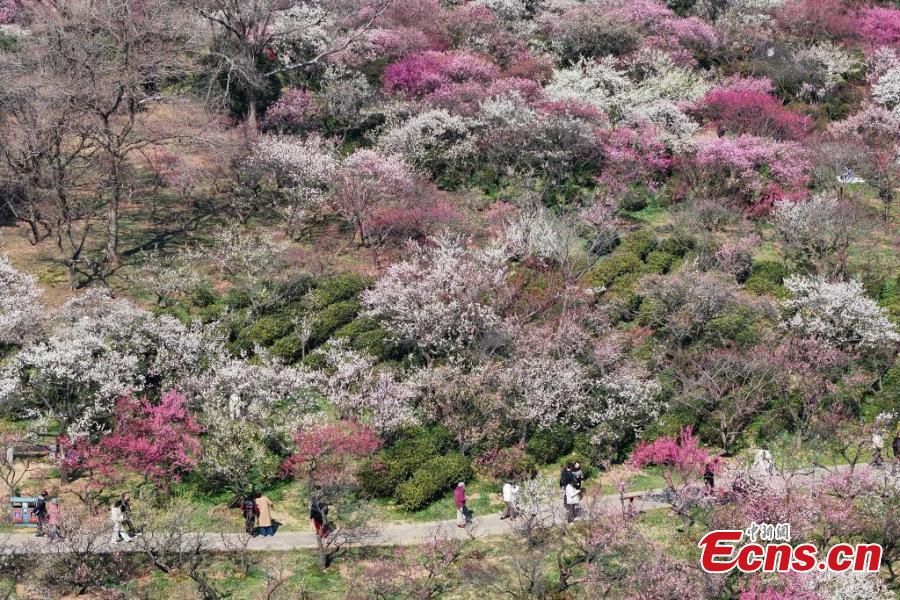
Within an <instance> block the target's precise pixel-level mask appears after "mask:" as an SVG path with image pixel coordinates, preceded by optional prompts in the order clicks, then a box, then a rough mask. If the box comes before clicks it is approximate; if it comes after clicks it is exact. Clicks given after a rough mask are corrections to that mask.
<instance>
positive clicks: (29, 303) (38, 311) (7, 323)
mask: <svg viewBox="0 0 900 600" xmlns="http://www.w3.org/2000/svg"><path fill="white" fill-rule="evenodd" d="M44 319H45V316H44V309H43V306H42V305H41V290H40V288H39V287H38V286H37V282H35V280H34V277H32V276H31V275H28V274H26V273H23V272H21V271H19V270H17V269H16V268H15V267H13V266H12V264H10V262H9V258H8V257H6V256H0V343H2V344H22V343H23V342H27V341H28V340H29V339H31V338H33V337H34V336H35V335H38V334H39V333H40V330H41V327H42V323H43V321H44Z"/></svg>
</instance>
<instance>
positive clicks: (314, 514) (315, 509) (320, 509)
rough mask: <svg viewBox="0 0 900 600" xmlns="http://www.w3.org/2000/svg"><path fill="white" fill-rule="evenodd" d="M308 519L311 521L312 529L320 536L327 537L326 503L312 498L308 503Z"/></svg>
mask: <svg viewBox="0 0 900 600" xmlns="http://www.w3.org/2000/svg"><path fill="white" fill-rule="evenodd" d="M309 520H310V521H312V525H313V529H315V530H316V535H317V536H318V537H320V538H327V537H328V505H327V504H325V503H324V502H322V501H320V500H319V499H318V498H313V499H312V500H311V501H310V503H309Z"/></svg>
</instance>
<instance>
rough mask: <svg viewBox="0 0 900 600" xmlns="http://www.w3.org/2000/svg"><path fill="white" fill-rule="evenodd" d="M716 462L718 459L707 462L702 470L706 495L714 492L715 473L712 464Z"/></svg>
mask: <svg viewBox="0 0 900 600" xmlns="http://www.w3.org/2000/svg"><path fill="white" fill-rule="evenodd" d="M718 460H719V459H718V458H715V459H713V460H711V461H709V462H708V463H706V467H705V468H704V469H703V484H704V486H705V487H706V493H708V494H712V493H713V492H714V491H716V472H715V465H714V463H715V462H716V461H718Z"/></svg>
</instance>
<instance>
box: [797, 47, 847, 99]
mask: <svg viewBox="0 0 900 600" xmlns="http://www.w3.org/2000/svg"><path fill="white" fill-rule="evenodd" d="M797 58H798V59H800V60H803V61H809V62H812V63H814V64H816V65H817V66H818V67H819V68H820V69H821V70H822V74H823V79H824V86H823V87H821V88H815V87H813V86H811V85H810V84H809V83H804V84H803V89H802V90H801V94H802V95H805V96H807V97H816V98H821V97H823V96H825V94H827V93H829V92H830V91H832V90H833V89H834V88H836V87H837V86H838V85H840V84H841V83H843V82H844V81H845V80H846V78H847V76H849V75H851V74H853V73H855V72H857V71H858V70H860V68H861V67H862V64H861V63H860V61H859V60H858V59H857V58H856V57H855V56H854V55H853V54H851V53H850V52H848V51H847V50H844V49H843V48H841V47H840V46H837V45H835V44H834V43H832V42H829V41H823V42H819V43H817V44H815V45H813V46H810V47H809V48H801V49H800V50H799V51H798V52H797Z"/></svg>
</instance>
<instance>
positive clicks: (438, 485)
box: [394, 453, 472, 511]
mask: <svg viewBox="0 0 900 600" xmlns="http://www.w3.org/2000/svg"><path fill="white" fill-rule="evenodd" d="M471 478H472V465H471V464H470V463H469V459H468V458H466V457H465V456H463V455H462V454H459V453H454V454H448V455H446V456H436V457H434V458H432V459H430V460H428V461H426V462H425V463H423V464H422V466H421V467H419V468H418V469H416V471H415V473H413V476H412V477H411V478H410V479H409V480H408V481H405V482H403V483H401V484H400V485H399V486H397V489H396V491H395V492H394V499H395V500H396V501H397V503H398V504H399V505H400V506H401V507H402V508H403V509H405V510H408V511H413V510H419V509H422V508H425V507H426V506H428V504H429V503H430V502H431V501H432V500H435V499H437V498H439V497H440V496H442V495H443V494H444V493H446V492H447V491H449V490H451V489H453V486H454V485H455V484H456V483H457V482H458V481H467V480H469V479H471Z"/></svg>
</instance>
